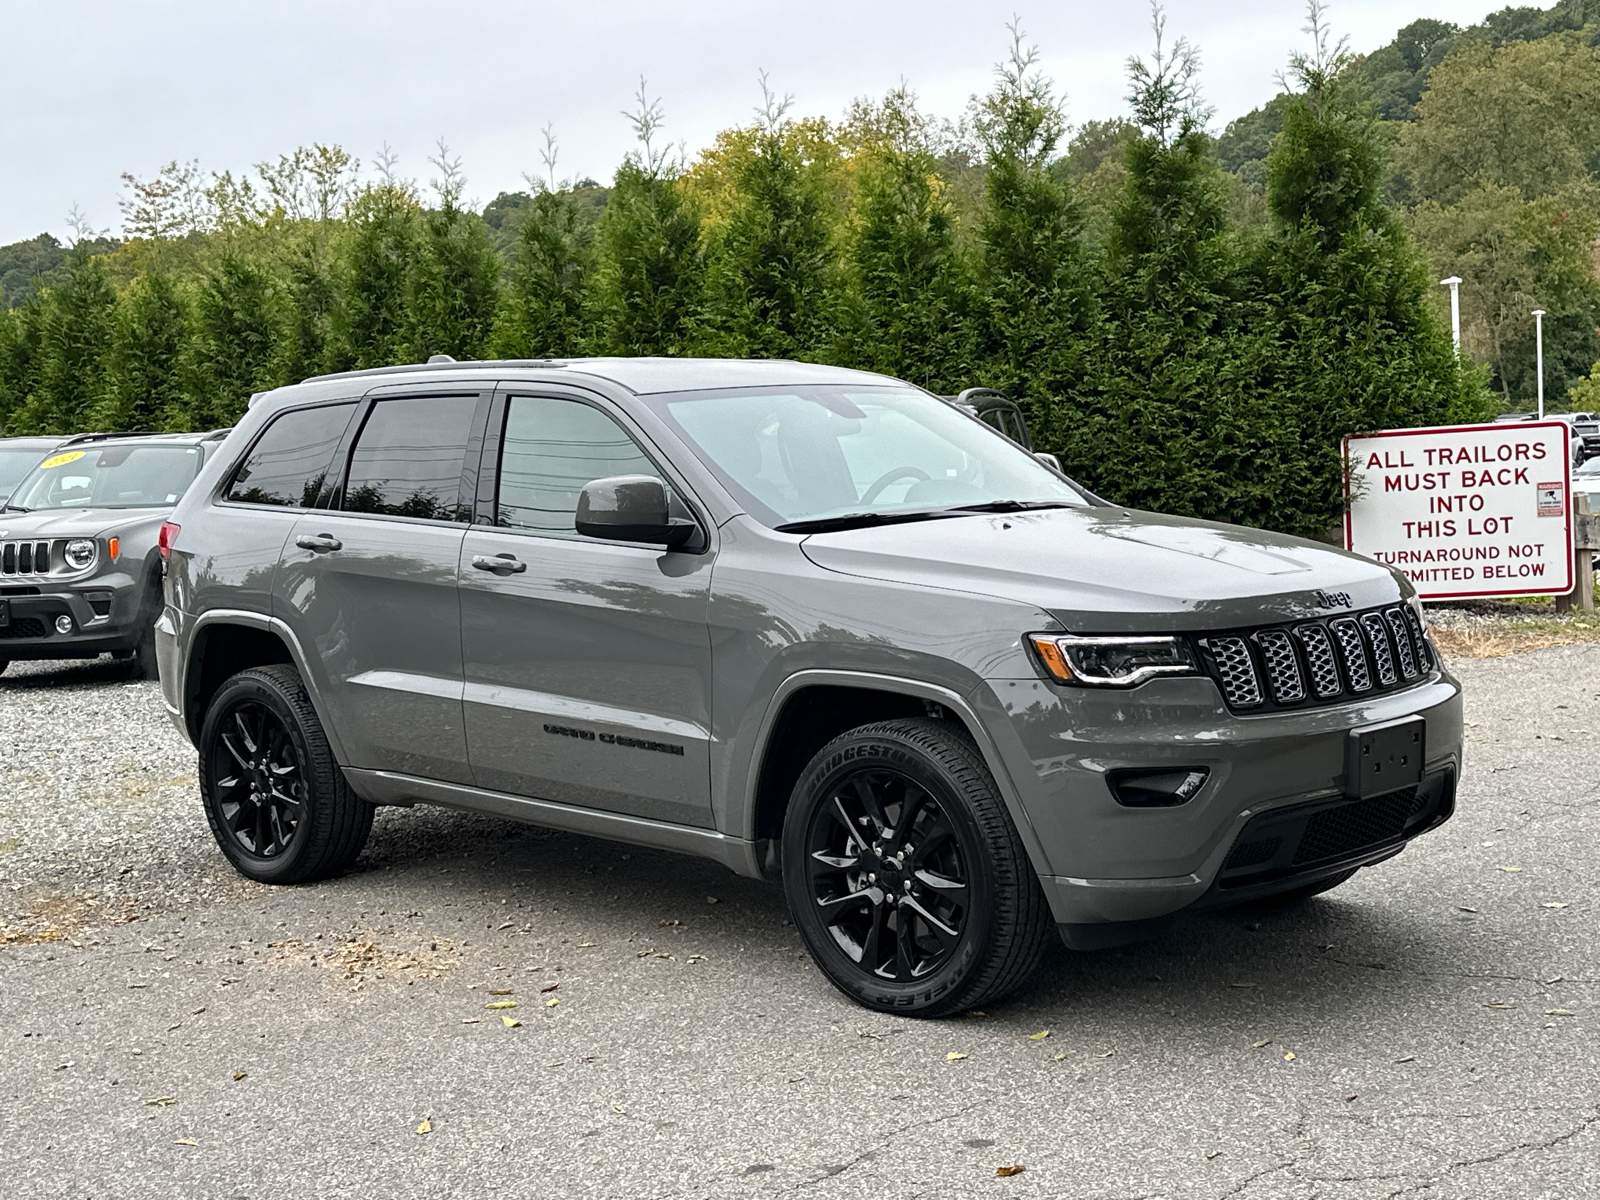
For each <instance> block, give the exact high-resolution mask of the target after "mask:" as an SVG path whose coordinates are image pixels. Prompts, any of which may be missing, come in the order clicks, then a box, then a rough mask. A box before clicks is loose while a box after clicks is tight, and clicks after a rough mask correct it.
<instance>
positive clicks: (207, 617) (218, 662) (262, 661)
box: [183, 609, 345, 763]
mask: <svg viewBox="0 0 1600 1200" xmlns="http://www.w3.org/2000/svg"><path fill="white" fill-rule="evenodd" d="M274 663H282V664H285V665H288V666H292V667H293V668H294V669H295V670H296V671H297V672H299V675H300V680H301V682H302V683H305V684H306V696H307V698H308V699H309V700H310V702H311V707H312V708H313V709H314V710H315V711H316V714H317V719H318V720H319V721H320V722H321V723H322V729H323V733H324V735H325V736H326V737H327V739H328V744H329V746H330V747H331V748H332V750H333V754H334V759H335V761H337V762H340V763H343V762H344V761H345V756H344V752H343V748H342V747H341V745H340V743H339V737H338V732H337V730H335V729H334V727H333V726H332V725H331V724H330V723H329V721H328V714H327V712H326V711H325V710H324V708H323V706H322V703H321V701H320V700H319V698H318V696H317V694H316V690H315V689H314V688H312V687H311V686H310V684H309V682H308V681H309V680H310V678H311V676H310V675H309V673H308V672H307V669H306V656H305V652H304V651H303V650H302V649H301V646H300V643H299V640H298V639H296V637H295V636H294V634H293V632H292V631H291V630H290V629H289V627H288V626H287V625H285V624H284V623H283V622H282V621H278V620H275V619H273V618H272V617H268V616H265V615H263V614H261V613H253V612H248V611H243V610H227V609H217V610H213V611H211V612H208V613H204V614H202V615H201V617H200V618H199V619H198V620H197V621H196V623H195V626H194V628H193V630H192V631H191V632H190V634H189V645H188V652H187V654H185V656H184V678H183V722H184V728H185V729H187V730H188V732H189V739H190V741H192V742H193V743H194V744H195V745H196V746H198V745H199V744H200V727H201V726H202V725H203V724H204V723H205V718H206V709H207V707H208V706H209V705H210V702H211V697H212V696H214V695H216V692H217V689H218V688H220V687H221V686H222V684H223V683H224V682H226V681H227V680H228V679H230V678H232V677H233V676H234V675H237V674H238V673H239V672H240V671H244V670H248V669H249V668H251V667H264V666H269V665H272V664H274Z"/></svg>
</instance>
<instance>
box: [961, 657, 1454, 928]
mask: <svg viewBox="0 0 1600 1200" xmlns="http://www.w3.org/2000/svg"><path fill="white" fill-rule="evenodd" d="M971 699H972V701H973V702H974V704H975V706H976V707H977V708H978V710H979V713H980V717H981V719H983V720H984V722H985V724H986V725H987V726H988V728H989V730H990V732H991V734H992V735H993V737H994V742H995V744H996V747H997V749H998V750H999V752H1000V755H1001V757H1002V759H1003V760H1004V766H1005V768H1006V771H1007V774H1008V775H1009V776H1010V780H1011V782H1012V783H1013V784H1014V785H1015V791H1016V793H1017V797H1018V800H1019V802H1020V819H1019V820H1018V824H1019V826H1022V827H1023V836H1024V838H1025V840H1026V841H1027V842H1028V844H1029V850H1030V853H1031V854H1032V856H1033V859H1034V863H1035V866H1036V868H1037V869H1038V873H1039V876H1040V883H1041V884H1042V885H1043V887H1044V891H1045V894H1046V896H1047V898H1048V900H1049V902H1050V906H1051V909H1052V912H1053V913H1054V915H1055V919H1056V921H1057V923H1058V924H1060V925H1062V926H1065V927H1079V926H1093V925H1103V924H1106V923H1111V922H1117V923H1122V922H1150V921H1155V920H1157V919H1160V918H1163V917H1166V916H1169V915H1171V914H1173V913H1175V912H1177V911H1179V910H1180V909H1184V908H1188V907H1190V906H1191V905H1204V906H1210V905H1212V904H1225V903H1233V902H1237V901H1244V900H1248V899H1252V898H1255V897H1258V896H1261V895H1266V894H1270V893H1271V892H1276V891H1286V890H1290V889H1292V888H1297V887H1300V886H1303V885H1305V884H1307V883H1313V882H1316V881H1317V879H1320V878H1325V877H1327V876H1329V875H1333V874H1337V873H1339V872H1341V871H1344V870H1348V869H1349V868H1350V867H1351V866H1360V865H1366V864H1370V863H1371V862H1375V861H1379V860H1381V859H1383V858H1387V857H1391V856H1392V855H1393V854H1395V853H1398V851H1399V849H1400V848H1402V847H1403V846H1404V844H1405V843H1406V842H1407V841H1409V840H1410V839H1411V838H1413V837H1415V836H1417V835H1418V834H1420V833H1423V832H1426V831H1427V830H1428V829H1432V828H1435V827H1436V826H1437V825H1438V824H1440V823H1442V822H1443V821H1444V820H1445V819H1448V816H1449V814H1450V811H1452V810H1453V796H1454V785H1453V781H1454V780H1455V779H1456V778H1457V777H1458V776H1459V773H1460V768H1461V689H1460V686H1459V685H1458V684H1457V683H1456V681H1455V680H1454V679H1452V678H1451V677H1450V676H1449V675H1448V674H1446V673H1444V672H1442V671H1438V670H1435V671H1434V672H1433V673H1432V674H1430V675H1429V676H1428V677H1427V678H1426V679H1424V680H1423V681H1421V682H1419V683H1417V684H1415V685H1413V686H1412V687H1410V688H1407V689H1405V690H1403V691H1398V692H1393V693H1389V694H1387V695H1382V696H1374V697H1371V698H1369V699H1366V700H1360V701H1352V702H1350V703H1346V704H1338V705H1330V706H1327V707H1322V708H1306V709H1303V710H1288V711H1280V712H1274V713H1268V714H1261V715H1257V716H1238V715H1235V714H1233V713H1231V712H1229V711H1228V709H1227V708H1226V706H1225V705H1224V704H1223V703H1222V698H1221V695H1220V693H1219V692H1218V691H1217V688H1216V686H1215V685H1214V684H1213V683H1212V682H1211V681H1210V680H1208V679H1203V678H1192V679H1191V678H1183V679H1166V680H1152V681H1150V682H1149V683H1147V684H1144V685H1143V686H1141V687H1137V688H1132V689H1129V690H1127V691H1110V690H1106V691H1097V690H1091V689H1076V688H1071V689H1069V688H1060V687H1056V686H1054V685H1052V684H1047V683H1045V682H1043V681H1041V680H1037V679H1029V680H1021V679H1016V680H991V681H989V682H988V683H987V684H985V685H983V686H981V687H980V688H979V689H978V690H977V691H976V692H975V693H974V694H973V696H972V697H971ZM1417 715H1420V716H1422V717H1423V718H1424V720H1425V721H1426V728H1427V735H1426V765H1425V786H1426V787H1427V788H1428V789H1429V791H1428V796H1429V797H1430V799H1429V800H1428V803H1427V806H1426V813H1425V814H1419V815H1420V816H1422V817H1423V818H1425V819H1419V820H1412V819H1411V817H1410V815H1407V817H1406V818H1405V821H1404V822H1403V823H1402V826H1401V827H1400V828H1399V829H1398V831H1395V830H1392V829H1389V827H1388V826H1384V827H1383V829H1379V830H1378V831H1377V833H1375V834H1374V836H1373V837H1372V838H1367V839H1360V838H1358V839H1357V841H1356V842H1354V843H1349V844H1348V845H1346V844H1343V843H1339V844H1337V845H1335V848H1334V851H1332V852H1331V857H1330V855H1320V854H1314V855H1312V857H1311V858H1309V859H1307V858H1302V859H1301V860H1300V861H1299V862H1296V861H1294V856H1295V854H1296V853H1297V852H1298V851H1297V849H1295V848H1289V847H1288V846H1287V839H1284V840H1283V842H1282V843H1281V844H1280V846H1279V848H1278V850H1277V851H1274V854H1280V853H1281V855H1285V856H1287V857H1281V858H1279V857H1273V858H1270V859H1268V860H1263V863H1264V865H1263V864H1255V865H1257V866H1258V867H1260V871H1257V872H1256V873H1254V874H1252V872H1250V871H1241V866H1242V865H1243V866H1249V865H1250V864H1247V863H1242V860H1241V859H1239V858H1235V857H1233V856H1234V854H1235V851H1236V849H1237V848H1239V847H1241V846H1242V845H1244V844H1246V843H1247V842H1249V841H1254V840H1262V839H1256V837H1255V832H1254V831H1255V830H1257V829H1259V826H1258V825H1257V824H1255V822H1257V821H1266V820H1268V819H1269V818H1270V819H1272V820H1277V819H1278V818H1279V817H1283V818H1284V819H1286V820H1287V819H1289V818H1290V817H1291V816H1293V815H1294V814H1300V816H1301V817H1302V818H1308V817H1309V815H1310V814H1313V813H1315V812H1316V811H1319V810H1321V809H1328V810H1330V811H1331V810H1334V809H1337V808H1340V807H1341V806H1343V805H1345V804H1346V803H1348V801H1347V798H1346V788H1345V769H1346V754H1347V742H1348V739H1349V735H1350V731H1351V730H1353V729H1359V728H1363V727H1365V726H1368V725H1376V724H1380V723H1383V722H1386V721H1391V720H1394V719H1396V718H1400V717H1409V716H1417ZM1193 767H1203V768H1205V769H1206V770H1207V771H1208V772H1209V775H1208V778H1207V781H1206V783H1205V785H1204V786H1203V787H1202V788H1201V789H1200V791H1199V792H1198V793H1197V794H1196V795H1195V796H1194V798H1193V799H1191V800H1190V801H1188V802H1187V803H1185V804H1182V805H1179V806H1177V807H1172V808H1128V807H1124V806H1123V805H1121V804H1119V803H1118V802H1117V801H1116V799H1115V798H1114V797H1113V796H1112V793H1111V789H1110V787H1109V786H1108V784H1107V781H1106V773H1107V772H1108V771H1113V770H1119V769H1127V768H1146V769H1156V768H1160V769H1168V770H1177V769H1179V768H1193ZM1446 781H1449V782H1448V783H1446ZM1447 793H1448V795H1447ZM1328 819H1329V820H1331V819H1332V818H1328ZM1304 823H1305V822H1304V820H1302V821H1301V824H1302V826H1303V825H1304ZM1384 830H1388V832H1384ZM1241 839H1243V841H1242V840H1241ZM1256 852H1257V853H1259V852H1260V851H1259V849H1258V850H1257V851H1256ZM1230 863H1232V866H1229V865H1228V864H1230ZM1262 872H1267V874H1262ZM1124 928H1125V930H1126V932H1128V933H1130V934H1131V935H1132V936H1139V934H1138V933H1137V932H1136V927H1135V926H1132V925H1129V926H1125V927H1124ZM1100 932H1101V933H1103V934H1104V935H1106V936H1107V937H1110V936H1111V935H1112V934H1113V932H1114V931H1112V930H1109V929H1108V930H1103V931H1100ZM1068 940H1069V942H1073V938H1072V937H1071V936H1070V935H1069V937H1068ZM1084 940H1088V939H1084ZM1115 940H1125V939H1121V938H1118V939H1115ZM1073 944H1077V943H1076V942H1073ZM1103 944H1111V943H1110V942H1105V943H1103Z"/></svg>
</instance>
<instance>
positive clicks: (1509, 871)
mask: <svg viewBox="0 0 1600 1200" xmlns="http://www.w3.org/2000/svg"><path fill="white" fill-rule="evenodd" d="M1495 870H1496V871H1504V872H1506V874H1508V875H1515V874H1516V873H1517V872H1518V871H1520V870H1522V868H1521V867H1503V866H1497V867H1495Z"/></svg>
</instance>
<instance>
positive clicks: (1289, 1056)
mask: <svg viewBox="0 0 1600 1200" xmlns="http://www.w3.org/2000/svg"><path fill="white" fill-rule="evenodd" d="M1283 1061H1284V1062H1293V1061H1294V1051H1293V1050H1291V1051H1289V1053H1287V1054H1285V1055H1284V1056H1283Z"/></svg>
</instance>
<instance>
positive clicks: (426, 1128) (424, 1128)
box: [417, 1117, 433, 1136]
mask: <svg viewBox="0 0 1600 1200" xmlns="http://www.w3.org/2000/svg"><path fill="white" fill-rule="evenodd" d="M432 1132H433V1122H432V1121H430V1120H429V1119H428V1118H427V1117H423V1118H422V1124H420V1125H418V1126H417V1133H418V1135H419V1136H420V1135H421V1134H424V1133H432Z"/></svg>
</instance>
